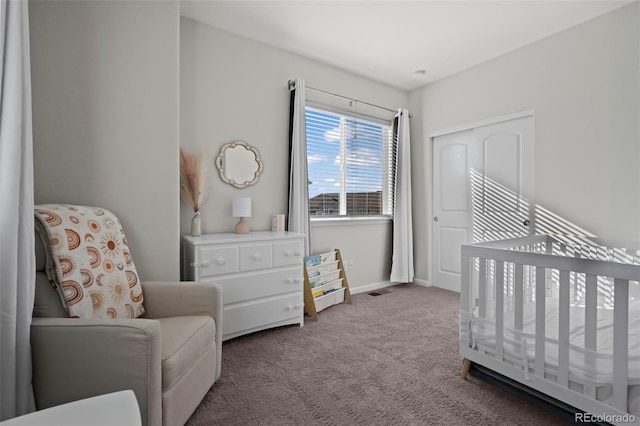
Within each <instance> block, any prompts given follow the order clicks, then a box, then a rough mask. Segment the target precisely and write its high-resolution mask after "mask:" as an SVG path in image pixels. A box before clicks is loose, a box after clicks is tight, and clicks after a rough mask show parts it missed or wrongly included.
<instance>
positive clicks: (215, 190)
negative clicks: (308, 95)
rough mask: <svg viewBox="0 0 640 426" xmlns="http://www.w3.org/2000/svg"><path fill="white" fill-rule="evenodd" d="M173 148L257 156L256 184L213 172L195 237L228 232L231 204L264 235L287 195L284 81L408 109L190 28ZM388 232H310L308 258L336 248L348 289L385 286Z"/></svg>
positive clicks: (403, 101)
mask: <svg viewBox="0 0 640 426" xmlns="http://www.w3.org/2000/svg"><path fill="white" fill-rule="evenodd" d="M180 32H181V35H180V55H181V57H180V66H181V70H180V88H181V93H180V114H181V115H180V129H181V133H180V145H181V146H182V147H183V148H185V149H187V150H189V151H192V152H204V153H206V154H208V155H211V156H212V157H215V155H217V153H218V150H219V149H220V147H221V146H222V145H223V144H225V143H228V142H232V141H234V140H238V139H240V140H244V141H246V142H248V143H249V144H251V145H253V146H255V147H256V148H257V149H258V150H259V151H260V154H261V156H262V159H263V162H264V172H263V174H262V177H261V178H260V181H259V182H258V183H257V184H256V185H255V186H251V187H248V188H245V189H235V188H233V187H232V186H229V185H227V184H225V183H223V182H222V181H221V180H220V178H219V176H218V175H217V170H215V168H214V175H213V177H212V179H211V183H210V187H209V193H208V197H207V199H206V201H205V203H204V205H203V208H202V223H203V225H202V226H203V232H232V231H233V226H234V224H235V222H236V221H237V219H234V218H232V217H231V201H232V200H233V198H235V197H239V196H243V197H245V196H246V197H251V199H252V207H253V215H252V217H251V219H249V223H250V226H251V228H252V229H253V230H270V229H271V216H272V215H273V214H276V213H285V212H286V207H287V190H288V149H289V140H288V138H289V130H288V129H289V90H288V88H287V81H288V80H289V79H292V78H295V77H301V78H303V79H305V82H306V84H307V86H310V87H315V88H318V89H322V90H325V91H328V92H333V93H339V94H342V95H344V96H348V97H352V98H355V99H358V100H362V101H365V102H370V103H373V104H376V105H381V106H385V107H388V108H392V109H395V108H398V107H402V106H406V105H407V104H408V93H407V92H405V91H403V90H400V89H395V88H392V87H389V86H386V85H383V84H380V83H377V82H374V81H371V80H368V79H365V78H363V77H359V76H356V75H354V74H351V73H348V72H345V71H341V70H339V69H336V68H333V67H330V66H327V65H323V64H320V63H318V62H315V61H312V60H309V59H306V58H303V57H301V56H297V55H293V54H290V53H287V52H284V51H282V50H279V49H275V48H272V47H269V46H267V45H264V44H261V43H258V42H255V41H251V40H248V39H245V38H241V37H238V36H235V35H233V34H230V33H228V32H224V31H221V30H218V29H215V28H212V27H210V26H207V25H204V24H200V23H198V22H195V21H193V20H190V19H187V18H182V19H181V24H180ZM190 217H191V212H190V209H189V207H188V206H187V205H186V204H185V203H184V202H182V203H181V219H180V229H181V232H182V233H188V232H189V226H190V225H189V223H190ZM390 227H391V226H390V224H389V223H387V224H383V225H379V224H378V225H357V226H353V227H351V226H348V227H345V226H342V227H324V226H323V227H314V228H313V229H312V232H311V240H312V251H313V252H315V253H318V252H323V251H327V250H329V249H333V248H340V249H341V252H342V254H343V258H344V259H353V260H354V266H355V269H354V270H353V271H350V272H349V273H348V276H349V284H350V286H351V287H357V286H360V285H365V284H371V283H377V282H382V281H387V280H388V279H389V271H390V266H389V261H386V260H385V259H390V257H391V253H390Z"/></svg>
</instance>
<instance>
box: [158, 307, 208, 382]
mask: <svg viewBox="0 0 640 426" xmlns="http://www.w3.org/2000/svg"><path fill="white" fill-rule="evenodd" d="M157 321H159V322H160V329H161V330H162V390H163V391H164V390H165V389H168V388H170V387H171V386H172V385H173V384H174V383H175V382H176V381H177V380H178V379H180V377H181V376H182V375H183V374H184V372H185V371H187V370H188V369H189V367H190V366H191V364H192V363H193V362H194V360H196V359H199V358H200V357H201V356H202V354H204V353H205V352H206V351H208V350H210V349H211V348H213V349H214V350H215V339H216V327H215V324H214V322H213V319H212V318H211V317H208V316H193V317H171V318H159V319H157Z"/></svg>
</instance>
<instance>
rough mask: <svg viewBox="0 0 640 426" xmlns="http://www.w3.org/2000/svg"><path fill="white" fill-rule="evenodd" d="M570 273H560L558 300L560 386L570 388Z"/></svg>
mask: <svg viewBox="0 0 640 426" xmlns="http://www.w3.org/2000/svg"><path fill="white" fill-rule="evenodd" d="M570 293H571V288H570V283H569V271H560V289H559V294H558V296H559V299H558V321H559V324H558V384H559V385H560V386H563V387H569V318H570V316H569V309H570V305H569V296H570Z"/></svg>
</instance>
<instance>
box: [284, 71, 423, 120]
mask: <svg viewBox="0 0 640 426" xmlns="http://www.w3.org/2000/svg"><path fill="white" fill-rule="evenodd" d="M295 86H296V82H295V81H293V80H289V90H292V89H293V88H295ZM305 88H306V89H309V90H313V91H315V92H319V93H324V94H325V95H329V96H335V97H336V98H341V99H345V100H347V101H351V102H357V103H360V104H363V105H369V106H371V107H374V108H379V109H383V110H385V111H389V112H393V113H396V112H398V110H395V109H391V108H387V107H383V106H380V105H375V104H371V103H369V102H364V101H359V100H357V99H352V98H348V97H346V96H343V95H338V94H337V93H331V92H327V91H326V90H320V89H316V88H315V87H309V86H305ZM412 117H413V115H412V114H409V118H412Z"/></svg>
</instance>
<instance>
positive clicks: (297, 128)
mask: <svg viewBox="0 0 640 426" xmlns="http://www.w3.org/2000/svg"><path fill="white" fill-rule="evenodd" d="M289 89H290V90H291V109H290V115H291V117H290V127H289V151H290V157H289V208H288V214H287V230H288V231H290V232H299V233H301V234H304V235H305V239H304V253H305V256H309V254H310V247H311V243H310V238H309V174H308V171H307V132H306V120H305V111H304V109H305V93H304V80H302V79H301V78H296V79H295V80H294V81H290V82H289Z"/></svg>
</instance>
